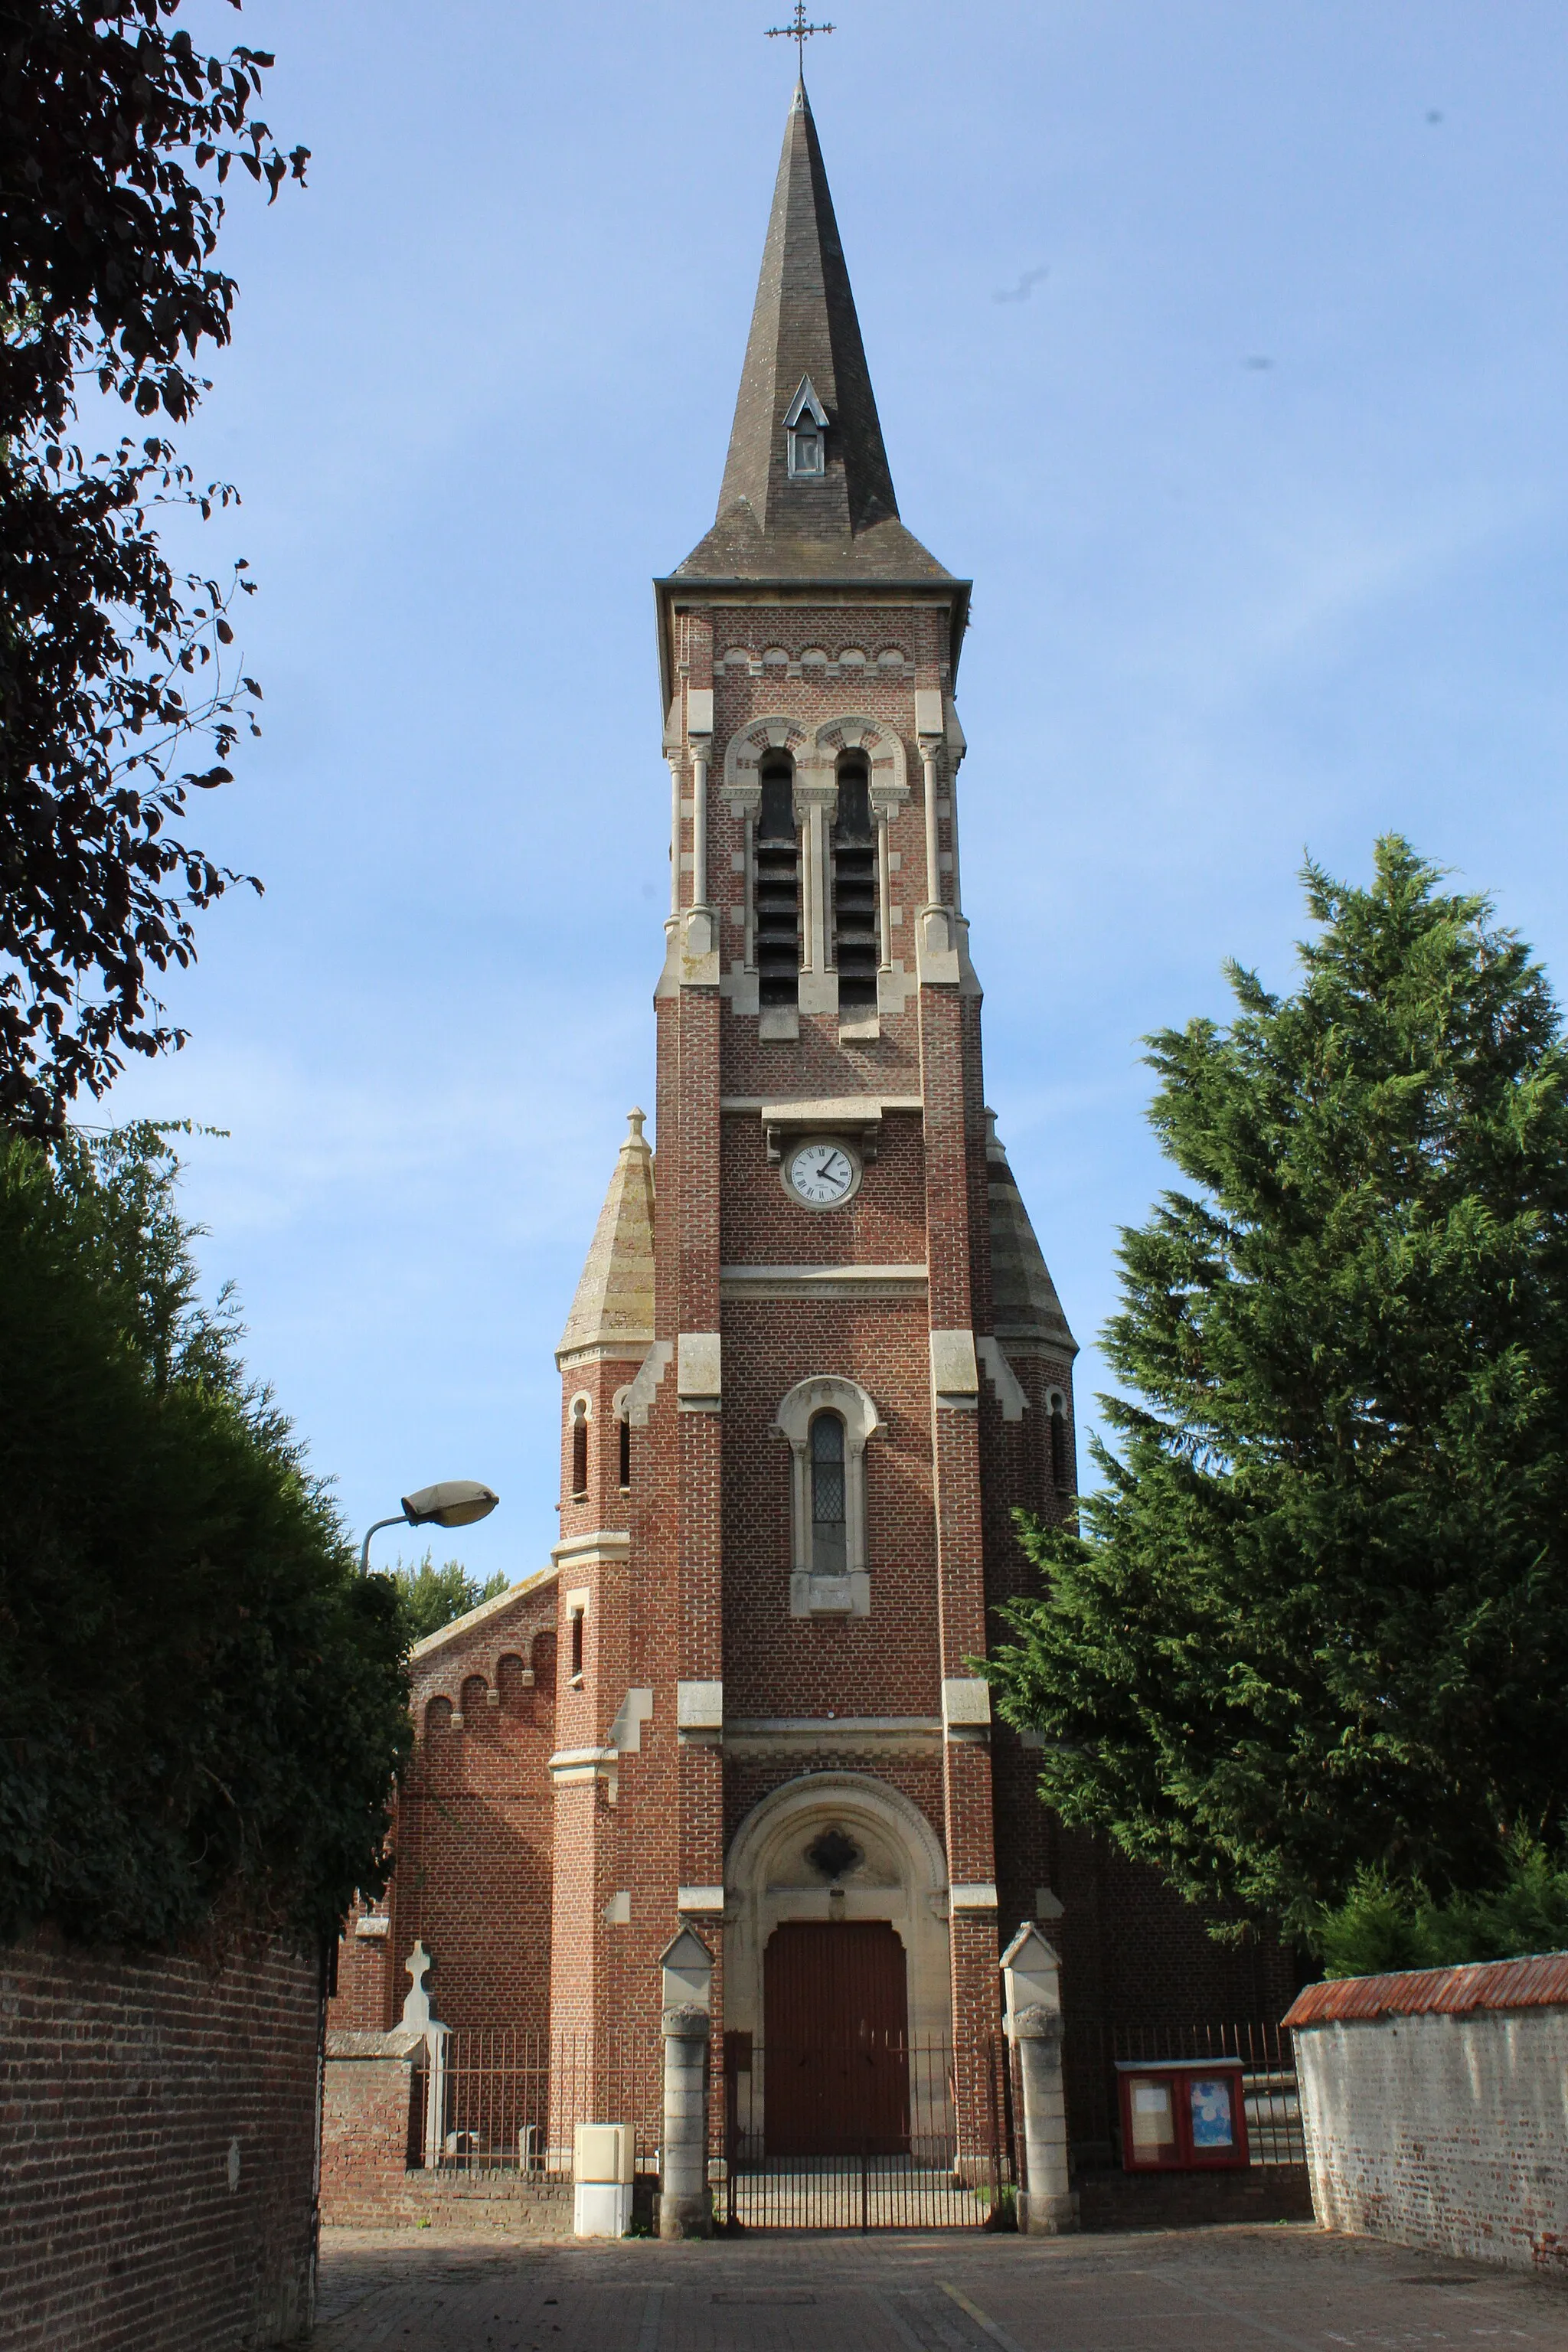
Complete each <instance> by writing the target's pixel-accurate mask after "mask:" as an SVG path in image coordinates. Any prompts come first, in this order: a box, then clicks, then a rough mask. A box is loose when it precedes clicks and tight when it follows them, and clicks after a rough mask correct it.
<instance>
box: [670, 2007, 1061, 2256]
mask: <svg viewBox="0 0 1568 2352" xmlns="http://www.w3.org/2000/svg"><path fill="white" fill-rule="evenodd" d="M723 2116H724V2131H723V2143H722V2148H721V2152H720V2153H719V2155H718V2156H717V2158H716V2160H715V2161H714V2162H712V2163H711V2164H710V2176H711V2177H712V2179H713V2185H714V2192H715V2194H714V2207H715V2213H716V2217H717V2219H718V2220H719V2221H720V2224H721V2227H723V2228H725V2229H727V2230H729V2231H736V2232H739V2231H747V2230H859V2231H869V2230H910V2229H928V2230H929V2229H998V2228H1009V2227H1011V2226H1013V2223H1014V2219H1015V2215H1016V2187H1017V2182H1016V2172H1015V2168H1014V2156H1013V2136H1012V2130H1011V2116H1012V2092H1011V2085H1010V2083H1009V2081H1008V2064H1007V2055H1006V2050H1005V2044H1003V2043H1002V2042H1000V2041H996V2042H986V2043H984V2045H982V2046H980V2047H978V2048H976V2049H973V2050H969V2051H963V2052H960V2053H956V2054H955V2053H954V2050H953V2048H952V2044H951V2043H948V2042H937V2041H927V2040H923V2039H920V2038H911V2037H909V2036H905V2035H900V2034H885V2035H880V2036H877V2035H860V2036H858V2038H857V2039H856V2040H855V2041H853V2042H844V2043H838V2044H833V2043H825V2044H822V2045H817V2046H811V2047H807V2046H805V2045H801V2046H789V2045H783V2046H781V2045H778V2044H773V2043H769V2044H766V2045H764V2044H763V2043H762V2042H753V2041H752V2037H751V2036H750V2035H749V2034H741V2033H731V2034H729V2035H727V2036H726V2037H725V2043H724V2102H723Z"/></svg>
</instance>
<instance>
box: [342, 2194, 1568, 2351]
mask: <svg viewBox="0 0 1568 2352" xmlns="http://www.w3.org/2000/svg"><path fill="white" fill-rule="evenodd" d="M319 2307H320V2321H319V2324H318V2326H317V2328H316V2332H315V2334H314V2336H312V2337H311V2339H310V2340H311V2345H312V2347H313V2352H361V2347H366V2352H369V2347H382V2346H384V2347H386V2352H1217V2348H1218V2347H1231V2346H1234V2347H1237V2352H1273V2347H1279V2346H1284V2347H1289V2352H1396V2347H1398V2352H1404V2347H1425V2346H1452V2347H1456V2352H1514V2347H1518V2346H1521V2345H1536V2346H1542V2347H1553V2352H1557V2347H1563V2352H1568V2295H1565V2294H1564V2293H1563V2288H1562V2287H1561V2286H1560V2285H1555V2284H1548V2283H1545V2282H1538V2281H1536V2280H1533V2279H1531V2278H1527V2277H1518V2276H1515V2275H1510V2274H1509V2273H1502V2272H1495V2271H1489V2270H1486V2269H1483V2268H1481V2267H1479V2266H1478V2265H1476V2264H1474V2263H1454V2262H1452V2261H1448V2260H1447V2259H1442V2258H1439V2257H1437V2256H1436V2255H1429V2254H1422V2253H1415V2252H1411V2251H1410V2250H1409V2249H1408V2248H1405V2247H1399V2246H1387V2245H1384V2244H1382V2243H1379V2242H1373V2241H1372V2240H1370V2239H1364V2238H1361V2239H1351V2238H1334V2237H1328V2236H1325V2235H1323V2234H1322V2233H1321V2232H1320V2231H1317V2230H1315V2229H1313V2228H1311V2227H1310V2226H1304V2225H1300V2224H1284V2225H1279V2226H1276V2227H1273V2228H1261V2229H1237V2228H1231V2229H1226V2230H1193V2231H1181V2232H1171V2233H1161V2234H1154V2233H1146V2234H1141V2235H1136V2236H1133V2235H1129V2236H1123V2237H1103V2238H1095V2239H1093V2240H1089V2239H1084V2238H1078V2239H1057V2240H1054V2241H1053V2240H1037V2241H1035V2242H1032V2243H1031V2242H1029V2241H1027V2240H1023V2239H1016V2238H991V2237H986V2236H984V2235H981V2234H979V2233H973V2234H972V2233H968V2232H958V2231H953V2232H950V2233H931V2234H927V2235H924V2236H919V2237H904V2236H896V2235H889V2236H888V2237H885V2238H883V2237H875V2236H873V2237H870V2238H854V2237H818V2236H813V2235H808V2234H805V2233H804V2232H803V2233H801V2234H800V2235H798V2236H795V2235H792V2236H781V2237H777V2238H769V2239H759V2240H752V2241H750V2242H744V2243H734V2242H729V2243H726V2242H722V2241H720V2242H711V2243H709V2244H688V2245H679V2246H661V2245H658V2244H657V2243H639V2242H635V2241H634V2242H621V2243H618V2244H607V2245H603V2246H593V2247H579V2246H576V2245H564V2246H563V2245H541V2244H534V2245H528V2244H520V2243H517V2242H508V2241H505V2240H500V2239H498V2238H497V2237H495V2236H490V2237H489V2238H479V2237H477V2236H468V2237H464V2238H457V2237H443V2236H438V2235H437V2233H436V2232H435V2231H430V2232H424V2231H421V2232H419V2233H418V2234H417V2235H416V2236H411V2235H410V2234H408V2233H405V2234H403V2235H402V2236H400V2237H398V2236H394V2235H392V2234H391V2233H384V2232H369V2231H331V2230H330V2231H326V2232H325V2234H324V2237H323V2242H322V2252H321V2303H320V2306H319Z"/></svg>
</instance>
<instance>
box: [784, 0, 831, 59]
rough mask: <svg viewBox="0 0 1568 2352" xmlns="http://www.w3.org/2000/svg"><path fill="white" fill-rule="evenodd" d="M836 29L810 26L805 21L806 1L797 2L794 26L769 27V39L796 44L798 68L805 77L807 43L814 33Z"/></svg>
mask: <svg viewBox="0 0 1568 2352" xmlns="http://www.w3.org/2000/svg"><path fill="white" fill-rule="evenodd" d="M835 29H836V28H835V27H834V26H832V25H808V24H807V23H806V21H805V0H795V22H794V24H793V25H770V26H768V38H769V40H770V41H793V42H794V43H795V61H796V66H797V68H798V70H799V72H800V73H801V75H802V76H803V77H804V75H805V45H806V43H807V41H809V40H810V38H811V37H812V35H813V33H831V32H833V31H834V30H835Z"/></svg>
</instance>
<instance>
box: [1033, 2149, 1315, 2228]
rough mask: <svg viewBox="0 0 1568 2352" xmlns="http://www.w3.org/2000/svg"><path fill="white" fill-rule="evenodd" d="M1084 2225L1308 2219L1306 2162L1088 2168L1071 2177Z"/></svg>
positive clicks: (1163, 2225)
mask: <svg viewBox="0 0 1568 2352" xmlns="http://www.w3.org/2000/svg"><path fill="white" fill-rule="evenodd" d="M1073 2188H1074V2189H1075V2190H1076V2191H1077V2193H1078V2200H1079V2227H1080V2228H1081V2229H1085V2230H1195V2229H1206V2228H1212V2227H1213V2225H1214V2224H1215V2222H1220V2221H1237V2222H1240V2221H1310V2220H1311V2218H1312V2190H1311V2184H1310V2181H1309V2179H1308V2178H1307V2168H1306V2166H1305V2165H1304V2164H1254V2165H1249V2166H1247V2168H1246V2170H1245V2171H1243V2170H1240V2169H1237V2171H1235V2172H1219V2171H1215V2172H1086V2173H1084V2174H1083V2175H1082V2176H1081V2177H1080V2178H1079V2179H1076V2180H1075V2181H1074V2182H1073Z"/></svg>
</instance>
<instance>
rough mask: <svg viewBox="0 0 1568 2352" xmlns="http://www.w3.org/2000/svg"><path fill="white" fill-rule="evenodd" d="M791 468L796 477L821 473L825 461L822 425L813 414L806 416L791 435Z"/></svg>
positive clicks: (823, 469) (824, 470) (824, 467)
mask: <svg viewBox="0 0 1568 2352" xmlns="http://www.w3.org/2000/svg"><path fill="white" fill-rule="evenodd" d="M789 469H790V472H791V473H792V474H793V475H795V478H796V479H797V480H798V479H799V478H800V477H801V476H802V475H803V474H805V475H811V474H821V473H824V472H826V466H825V464H824V462H823V446H822V427H821V426H820V425H818V424H817V422H816V418H815V417H813V416H809V415H807V416H804V417H803V418H802V419H801V421H800V423H799V424H798V425H795V427H794V429H793V430H792V432H791V434H790V436H789Z"/></svg>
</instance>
